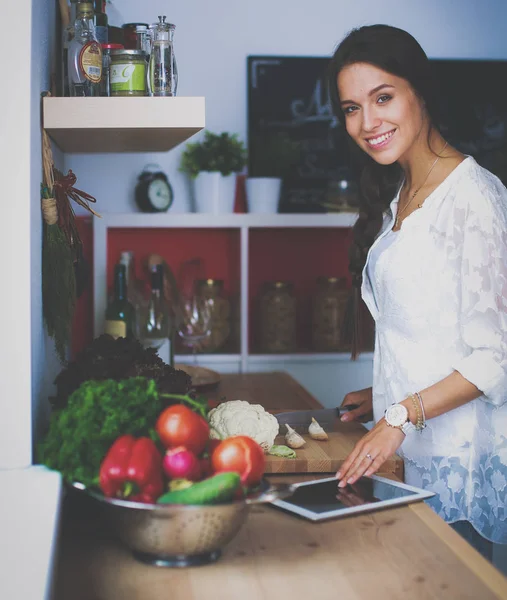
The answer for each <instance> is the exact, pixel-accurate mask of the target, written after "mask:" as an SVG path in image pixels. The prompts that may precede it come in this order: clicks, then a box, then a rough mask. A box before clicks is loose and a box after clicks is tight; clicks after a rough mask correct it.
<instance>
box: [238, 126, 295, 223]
mask: <svg viewBox="0 0 507 600" xmlns="http://www.w3.org/2000/svg"><path fill="white" fill-rule="evenodd" d="M248 151H249V155H250V160H249V165H250V166H249V173H248V177H247V179H246V183H245V185H246V196H247V205H248V211H249V212H252V213H276V212H278V204H279V201H280V191H281V188H282V183H283V179H284V178H285V177H287V175H288V174H289V173H290V171H291V169H292V168H293V167H294V166H295V165H297V163H298V162H299V161H300V159H301V144H300V142H297V141H295V140H293V139H291V137H290V136H289V135H288V134H287V133H284V132H263V133H258V134H257V135H255V136H253V137H252V139H251V140H250V143H249V147H248Z"/></svg>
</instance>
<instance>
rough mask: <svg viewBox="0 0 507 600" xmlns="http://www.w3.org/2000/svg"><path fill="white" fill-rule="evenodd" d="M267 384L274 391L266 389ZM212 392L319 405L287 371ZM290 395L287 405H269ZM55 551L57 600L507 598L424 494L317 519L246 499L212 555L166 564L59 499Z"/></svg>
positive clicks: (506, 585) (227, 379) (497, 577)
mask: <svg viewBox="0 0 507 600" xmlns="http://www.w3.org/2000/svg"><path fill="white" fill-rule="evenodd" d="M235 381H236V382H237V385H238V387H237V388H236V387H235ZM284 382H285V383H284ZM274 389H278V394H279V395H278V400H277V399H276V398H275V396H271V395H270V396H269V399H268V397H267V390H271V391H273V390H274ZM255 390H258V393H256V392H255ZM284 390H285V391H284ZM301 390H302V391H301ZM236 392H238V393H236ZM247 393H248V394H250V395H248V396H247V395H246V394H247ZM215 394H216V395H217V397H220V395H226V397H227V399H238V398H241V399H245V400H249V401H250V402H259V403H262V404H264V405H265V406H266V408H272V409H278V408H284V409H285V408H301V409H303V408H309V407H311V406H313V407H318V406H319V404H318V402H317V401H316V400H315V399H312V398H311V396H310V395H309V394H308V392H306V390H304V388H301V386H299V385H298V384H297V383H296V382H294V380H293V379H291V378H290V377H289V376H286V375H285V374H266V373H264V374H252V375H229V376H223V380H222V384H221V389H219V390H217V391H216V392H215ZM289 396H291V397H293V399H294V403H293V404H292V403H291V405H290V406H288V405H284V406H276V404H277V403H281V404H283V403H285V402H286V401H287V400H288V398H289ZM308 396H310V398H308ZM305 398H306V400H305ZM305 402H306V404H305ZM269 404H272V405H271V406H269ZM349 425H350V424H348V425H347V427H348V426H349ZM350 427H351V431H355V432H356V433H355V434H354V435H356V437H357V438H359V437H360V435H361V434H362V433H364V429H363V428H361V427H360V426H357V425H354V426H350ZM361 430H362V431H361ZM321 476H323V475H321ZM327 476H328V475H327ZM317 477H318V475H281V476H280V475H277V476H273V477H271V478H270V479H273V480H277V481H280V480H283V481H301V480H304V479H309V478H312V479H313V478H317ZM58 556H59V559H58V570H57V577H56V586H55V599H56V600H69V599H70V598H72V600H116V599H121V600H141V599H142V600H155V599H157V600H159V599H162V598H171V600H209V599H212V600H213V599H214V598H217V599H218V598H219V599H220V600H238V599H239V598H241V599H242V600H271V599H272V600H275V599H276V600H278V599H279V598H281V597H284V598H286V597H294V598H297V599H301V600H303V599H306V598H312V597H318V598H319V600H327V599H329V600H331V599H333V600H335V599H336V598H338V597H340V598H343V599H344V600H345V599H346V600H349V599H350V600H355V599H367V600H371V599H372V598H375V599H378V600H383V599H384V598H385V599H386V600H387V599H389V600H393V599H397V598H399V599H403V600H406V598H410V600H417V599H423V598H424V599H435V598H459V599H465V598H470V599H474V600H476V599H477V598H481V600H489V599H494V598H496V599H500V598H507V580H506V579H505V578H504V577H503V575H502V574H501V573H500V572H499V571H497V570H496V569H495V568H494V567H493V566H492V565H491V564H489V563H488V562H487V561H486V560H485V559H484V558H483V557H482V556H481V555H480V554H479V553H477V552H476V551H475V550H474V549H473V548H472V547H471V546H470V545H469V544H468V543H467V542H465V541H464V540H463V539H462V538H461V537H460V536H459V535H458V534H457V533H456V532H454V530H453V529H451V528H450V527H449V526H448V525H447V524H446V523H444V521H442V519H440V517H438V516H437V515H436V514H435V513H434V512H433V511H432V510H431V509H430V508H429V507H428V506H427V505H425V504H424V503H417V504H413V505H410V506H404V507H400V508H395V509H388V510H382V511H378V512H375V513H369V514H364V515H359V516H351V517H348V518H344V519H339V520H333V521H328V522H324V523H311V522H308V521H305V520H303V519H300V518H298V517H295V516H292V515H289V514H286V513H283V512H281V511H280V510H278V509H275V508H273V507H271V506H257V507H253V508H252V510H251V513H250V514H249V516H248V519H247V522H246V523H245V525H244V526H243V528H242V529H241V530H240V532H239V534H238V535H237V536H236V538H235V539H234V540H232V542H231V543H230V544H228V545H227V546H226V547H225V548H224V551H223V555H222V557H221V558H220V559H219V560H218V562H216V563H214V564H211V565H206V566H201V567H193V568H185V569H165V568H157V567H152V566H147V565H144V564H142V563H140V562H137V561H136V560H135V559H134V558H133V557H132V556H131V554H130V552H129V551H128V550H127V549H126V548H125V547H124V546H122V545H121V544H120V543H119V542H117V541H116V540H115V539H114V538H112V537H111V536H110V535H109V533H108V531H107V530H106V529H104V528H103V527H102V526H101V524H100V522H99V521H98V520H97V518H96V515H94V514H93V513H91V512H88V511H83V510H79V507H76V506H75V505H74V506H73V505H72V504H69V503H68V502H67V501H65V502H64V511H63V516H62V527H61V536H60V545H59V553H58Z"/></svg>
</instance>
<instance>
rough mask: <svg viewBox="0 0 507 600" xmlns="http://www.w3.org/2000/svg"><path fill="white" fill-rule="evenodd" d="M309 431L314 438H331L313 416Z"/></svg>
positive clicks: (322, 439)
mask: <svg viewBox="0 0 507 600" xmlns="http://www.w3.org/2000/svg"><path fill="white" fill-rule="evenodd" d="M308 433H309V434H310V437H311V438H313V439H314V440H319V441H321V442H325V441H327V440H328V439H329V436H328V435H327V433H326V432H325V431H324V429H322V427H321V426H320V425H319V424H318V422H317V421H316V420H315V419H314V418H313V417H312V422H311V423H310V427H308Z"/></svg>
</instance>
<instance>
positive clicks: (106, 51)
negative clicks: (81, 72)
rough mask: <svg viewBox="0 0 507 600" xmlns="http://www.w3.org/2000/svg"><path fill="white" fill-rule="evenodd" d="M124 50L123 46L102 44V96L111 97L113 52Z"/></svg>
mask: <svg viewBox="0 0 507 600" xmlns="http://www.w3.org/2000/svg"><path fill="white" fill-rule="evenodd" d="M112 50H123V46H122V45H121V44H110V43H107V44H102V81H101V82H100V95H101V96H110V95H111V51H112Z"/></svg>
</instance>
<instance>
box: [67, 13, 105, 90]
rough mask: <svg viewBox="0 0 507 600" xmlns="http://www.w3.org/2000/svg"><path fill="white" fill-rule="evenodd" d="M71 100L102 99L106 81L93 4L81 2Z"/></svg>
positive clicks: (71, 59)
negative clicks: (101, 94)
mask: <svg viewBox="0 0 507 600" xmlns="http://www.w3.org/2000/svg"><path fill="white" fill-rule="evenodd" d="M68 77H69V93H70V96H99V95H100V82H101V79H102V47H101V45H100V44H99V42H98V41H97V37H96V34H95V26H94V24H93V4H92V3H91V2H79V3H78V5H77V8H76V20H75V22H74V37H73V39H72V41H71V42H70V44H69V49H68Z"/></svg>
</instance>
